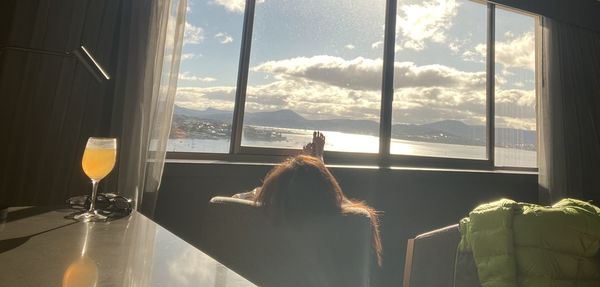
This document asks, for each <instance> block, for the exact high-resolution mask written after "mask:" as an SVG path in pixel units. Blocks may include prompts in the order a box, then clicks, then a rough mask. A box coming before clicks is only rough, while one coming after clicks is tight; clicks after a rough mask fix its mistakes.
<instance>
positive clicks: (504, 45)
mask: <svg viewBox="0 0 600 287" xmlns="http://www.w3.org/2000/svg"><path fill="white" fill-rule="evenodd" d="M504 36H505V37H506V40H504V41H496V45H495V47H494V49H495V54H496V63H497V64H501V65H503V66H504V68H505V69H510V68H522V69H529V70H535V36H534V35H533V33H532V32H525V33H523V34H521V35H519V36H515V35H514V34H513V33H511V32H506V33H504ZM486 54H487V46H486V44H477V45H476V46H475V47H474V48H473V49H472V50H467V51H465V52H463V54H462V57H463V59H464V60H467V61H473V62H484V61H485V57H486Z"/></svg>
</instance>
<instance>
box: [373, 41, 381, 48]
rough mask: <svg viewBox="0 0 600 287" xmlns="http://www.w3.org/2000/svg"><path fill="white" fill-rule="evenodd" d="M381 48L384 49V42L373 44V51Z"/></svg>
mask: <svg viewBox="0 0 600 287" xmlns="http://www.w3.org/2000/svg"><path fill="white" fill-rule="evenodd" d="M380 47H383V41H377V42H375V43H373V44H371V48H372V49H378V48H380Z"/></svg>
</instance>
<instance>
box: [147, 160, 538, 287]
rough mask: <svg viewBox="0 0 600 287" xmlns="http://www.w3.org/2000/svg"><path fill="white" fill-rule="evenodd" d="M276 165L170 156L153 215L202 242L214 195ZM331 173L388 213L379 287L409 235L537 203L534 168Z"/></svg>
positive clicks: (395, 274) (398, 278)
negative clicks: (472, 214)
mask: <svg viewBox="0 0 600 287" xmlns="http://www.w3.org/2000/svg"><path fill="white" fill-rule="evenodd" d="M271 167H272V166H270V165H259V164H227V163H218V162H216V163H215V162H213V163H192V162H187V163H186V162H179V163H176V162H171V163H167V164H166V166H165V171H164V175H163V181H162V185H161V190H160V192H159V197H158V198H159V199H158V206H157V210H156V217H155V219H156V220H157V221H158V222H159V223H160V224H161V225H163V226H165V227H166V228H168V229H169V230H171V231H173V232H174V233H175V234H177V235H178V236H180V237H182V238H184V239H185V240H188V241H190V242H198V240H197V238H198V234H201V233H202V232H204V231H203V227H204V226H202V224H201V223H202V222H203V216H204V212H205V208H206V206H207V203H208V201H209V200H210V198H211V197H213V196H215V195H232V194H234V193H238V192H243V191H247V190H250V189H252V188H253V187H255V186H257V185H260V180H261V178H263V177H264V175H265V174H266V173H267V171H268V170H269V169H270V168H271ZM332 172H333V173H334V175H335V176H336V178H338V180H339V181H340V184H341V185H342V188H343V189H344V191H345V193H346V194H347V195H348V196H349V197H352V198H357V199H363V200H366V201H367V202H368V203H369V204H371V205H373V206H374V207H375V208H377V209H378V210H380V211H382V212H383V216H382V239H383V245H384V266H383V268H382V270H380V271H379V274H378V276H377V277H378V278H377V279H378V281H379V282H380V283H381V284H378V285H379V286H402V272H403V270H404V269H403V268H404V256H405V251H406V240H407V239H408V238H411V237H414V236H415V235H417V234H420V233H423V232H426V231H429V230H433V229H436V228H439V227H443V226H446V225H450V224H455V223H457V222H458V220H459V219H460V218H462V217H464V216H466V215H467V214H468V212H469V211H470V210H471V209H473V208H474V207H475V206H476V205H478V204H479V203H482V202H485V201H490V200H493V199H498V198H501V197H508V198H512V199H515V200H518V201H526V202H537V175H535V174H515V173H512V174H511V173H503V172H472V171H471V172H469V171H447V170H446V171H442V170H410V169H382V170H380V169H368V168H356V167H353V168H344V167H337V168H335V167H334V168H332ZM199 244H200V245H201V244H202V243H201V242H200V243H199ZM199 247H200V248H202V246H199ZM209 252H210V251H209Z"/></svg>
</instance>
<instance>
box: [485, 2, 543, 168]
mask: <svg viewBox="0 0 600 287" xmlns="http://www.w3.org/2000/svg"><path fill="white" fill-rule="evenodd" d="M534 28H535V19H534V18H533V17H531V16H529V15H524V14H519V13H515V12H514V11H508V10H505V9H500V8H497V9H496V45H495V64H496V69H495V72H496V73H495V74H496V89H495V90H496V94H495V101H496V105H495V107H496V112H495V116H496V120H495V123H496V165H497V166H515V167H536V166H537V153H536V113H535V102H536V101H535V99H536V97H535V29H534Z"/></svg>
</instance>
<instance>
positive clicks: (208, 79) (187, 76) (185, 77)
mask: <svg viewBox="0 0 600 287" xmlns="http://www.w3.org/2000/svg"><path fill="white" fill-rule="evenodd" d="M179 79H180V80H184V81H196V82H214V81H216V80H217V79H215V78H213V77H199V76H196V75H192V74H191V73H190V72H183V73H179Z"/></svg>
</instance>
